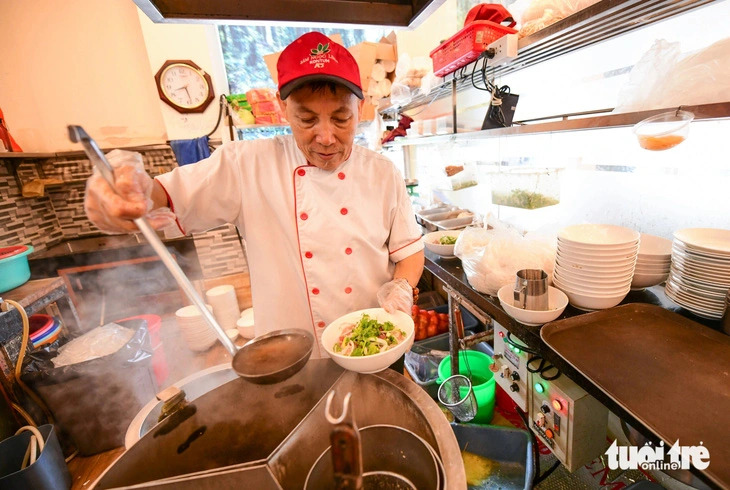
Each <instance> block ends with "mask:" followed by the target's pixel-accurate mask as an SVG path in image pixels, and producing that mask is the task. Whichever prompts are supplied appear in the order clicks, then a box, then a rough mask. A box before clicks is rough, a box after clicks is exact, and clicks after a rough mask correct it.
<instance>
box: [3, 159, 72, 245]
mask: <svg viewBox="0 0 730 490" xmlns="http://www.w3.org/2000/svg"><path fill="white" fill-rule="evenodd" d="M62 239H63V231H62V230H61V227H60V225H59V223H58V218H56V214H55V212H54V210H53V205H52V204H51V199H50V198H48V197H37V198H24V197H22V196H21V194H20V190H19V189H18V185H17V184H16V182H15V177H13V174H12V173H11V172H10V169H9V168H8V166H7V165H4V164H3V165H0V246H2V247H7V246H10V245H33V246H34V247H36V248H39V247H40V248H41V249H43V248H46V246H51V245H54V244H56V243H58V242H60V241H61V240H62Z"/></svg>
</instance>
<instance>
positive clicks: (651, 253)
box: [631, 233, 672, 289]
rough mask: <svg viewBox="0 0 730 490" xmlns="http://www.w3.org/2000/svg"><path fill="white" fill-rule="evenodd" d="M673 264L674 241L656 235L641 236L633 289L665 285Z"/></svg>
mask: <svg viewBox="0 0 730 490" xmlns="http://www.w3.org/2000/svg"><path fill="white" fill-rule="evenodd" d="M671 262H672V241H671V240H667V239H666V238H662V237H659V236H654V235H647V234H646V233H642V234H641V243H640V244H639V255H638V257H637V258H636V269H634V278H633V279H632V280H631V289H644V288H648V287H650V286H656V285H657V284H661V283H663V282H664V281H665V280H666V279H667V276H668V275H669V266H670V264H671Z"/></svg>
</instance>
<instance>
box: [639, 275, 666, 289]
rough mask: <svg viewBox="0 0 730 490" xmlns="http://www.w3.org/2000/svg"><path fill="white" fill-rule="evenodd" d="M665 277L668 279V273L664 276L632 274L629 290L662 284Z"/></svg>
mask: <svg viewBox="0 0 730 490" xmlns="http://www.w3.org/2000/svg"><path fill="white" fill-rule="evenodd" d="M667 277H669V273H668V272H667V273H664V274H634V278H633V279H632V280H631V288H632V289H640V288H648V287H650V286H656V285H657V284H661V283H663V282H664V281H665V280H666V279H667Z"/></svg>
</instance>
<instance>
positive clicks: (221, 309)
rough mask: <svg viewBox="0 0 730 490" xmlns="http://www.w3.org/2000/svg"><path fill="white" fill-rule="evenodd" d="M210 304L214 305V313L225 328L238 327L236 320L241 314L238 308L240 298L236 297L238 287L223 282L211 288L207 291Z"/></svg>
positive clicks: (206, 296)
mask: <svg viewBox="0 0 730 490" xmlns="http://www.w3.org/2000/svg"><path fill="white" fill-rule="evenodd" d="M205 298H206V299H207V300H208V304H210V305H211V306H212V307H213V315H215V319H216V320H218V324H219V325H220V326H221V327H223V329H224V330H230V329H235V328H236V320H238V316H239V315H240V314H241V310H239V309H238V298H236V288H234V287H233V286H231V285H230V284H223V285H222V286H216V287H214V288H211V289H209V290H208V291H207V292H206V293H205Z"/></svg>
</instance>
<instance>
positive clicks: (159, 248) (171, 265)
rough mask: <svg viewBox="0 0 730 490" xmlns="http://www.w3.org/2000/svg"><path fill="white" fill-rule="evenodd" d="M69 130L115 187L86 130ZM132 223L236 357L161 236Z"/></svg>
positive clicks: (142, 220)
mask: <svg viewBox="0 0 730 490" xmlns="http://www.w3.org/2000/svg"><path fill="white" fill-rule="evenodd" d="M68 132H69V137H70V138H71V141H73V142H74V143H81V144H82V145H83V147H84V151H85V152H86V156H88V157H89V160H91V163H92V164H94V166H96V168H97V169H99V172H100V173H101V175H102V177H104V179H105V180H106V181H107V182H108V183H109V185H111V186H112V187H114V169H113V168H112V166H111V164H110V163H109V161H108V160H107V159H106V157H105V156H104V153H102V151H101V149H100V148H99V146H98V145H97V144H96V142H95V141H94V140H93V139H91V137H90V136H89V135H88V134H87V133H86V131H84V128H82V127H81V126H69V127H68ZM134 224H135V225H137V228H139V231H141V232H142V234H143V235H144V237H145V238H146V239H147V241H148V242H149V244H150V245H151V246H152V248H153V249H154V251H155V253H157V255H158V256H159V257H160V259H161V260H162V263H163V264H165V267H167V270H168V271H170V274H172V277H173V278H174V279H175V281H177V284H178V286H180V288H181V289H182V290H183V292H184V293H185V295H186V296H187V297H188V299H189V300H190V301H192V302H193V304H194V305H195V306H197V307H198V309H199V310H200V312H201V313H202V315H203V318H204V319H205V321H206V323H207V324H208V326H209V327H210V328H211V329H213V331H214V332H215V334H216V336H217V337H218V340H220V342H221V344H223V347H225V348H226V350H227V351H228V352H229V353H230V354H231V356H235V355H236V352H238V349H237V348H236V346H235V345H234V344H233V342H232V341H231V339H230V338H228V335H226V332H225V331H224V330H223V328H222V327H221V326H220V325H219V324H218V322H217V321H216V319H215V317H214V316H213V314H212V313H211V312H210V310H208V308H207V307H206V305H205V302H204V301H203V300H202V298H201V297H200V295H198V292H197V291H196V290H195V287H193V285H192V283H191V282H190V280H189V279H188V278H187V277H186V276H185V273H184V272H183V271H182V269H180V266H179V265H178V263H177V262H176V261H175V259H174V258H173V257H172V255H171V254H170V252H169V251H168V250H167V248H165V245H164V244H163V243H162V240H160V237H158V236H157V232H156V231H155V230H154V229H153V228H152V226H151V225H150V224H149V222H148V221H147V220H146V219H145V218H144V217H142V218H137V219H135V220H134Z"/></svg>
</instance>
